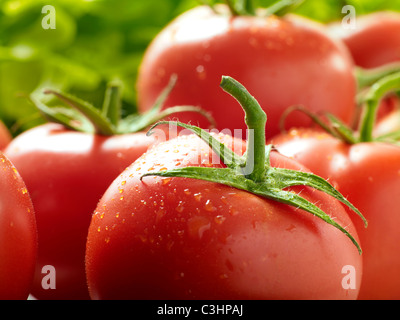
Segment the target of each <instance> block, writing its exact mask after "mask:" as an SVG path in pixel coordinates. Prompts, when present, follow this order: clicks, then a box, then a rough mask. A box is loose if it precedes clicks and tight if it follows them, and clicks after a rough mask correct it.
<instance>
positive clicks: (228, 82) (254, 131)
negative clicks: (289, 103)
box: [220, 76, 267, 182]
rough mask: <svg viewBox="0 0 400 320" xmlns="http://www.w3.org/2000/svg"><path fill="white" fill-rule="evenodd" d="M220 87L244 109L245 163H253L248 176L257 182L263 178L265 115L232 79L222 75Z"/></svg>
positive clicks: (264, 169) (255, 101) (248, 94)
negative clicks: (246, 129)
mask: <svg viewBox="0 0 400 320" xmlns="http://www.w3.org/2000/svg"><path fill="white" fill-rule="evenodd" d="M220 86H221V88H222V89H223V90H224V91H225V92H227V93H229V94H230V95H232V96H233V97H234V98H235V99H236V100H237V101H238V102H239V103H240V105H241V106H242V108H243V109H244V111H245V122H246V124H247V127H248V129H249V130H248V136H249V137H248V141H247V155H246V163H247V164H249V163H252V164H253V170H252V172H251V173H250V174H249V175H248V178H249V179H251V180H253V181H255V182H258V181H262V180H263V179H264V175H265V171H266V167H265V125H266V122H267V115H266V114H265V112H264V111H263V109H262V108H261V107H260V105H259V104H258V102H257V100H256V99H255V98H254V97H253V96H252V95H251V94H250V93H249V92H248V91H247V90H246V88H245V87H244V86H243V85H242V84H240V83H239V82H237V81H236V80H234V79H232V78H231V77H226V76H224V77H222V81H221V84H220Z"/></svg>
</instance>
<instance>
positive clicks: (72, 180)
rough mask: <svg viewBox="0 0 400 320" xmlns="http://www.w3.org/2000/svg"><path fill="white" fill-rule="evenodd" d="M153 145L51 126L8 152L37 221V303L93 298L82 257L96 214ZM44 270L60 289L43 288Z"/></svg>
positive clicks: (133, 137)
mask: <svg viewBox="0 0 400 320" xmlns="http://www.w3.org/2000/svg"><path fill="white" fill-rule="evenodd" d="M152 142H154V138H153V137H146V135H145V133H136V134H126V135H119V136H101V135H94V134H89V133H80V132H74V131H70V130H66V129H65V128H64V127H63V126H61V125H58V124H50V123H49V124H45V125H42V126H39V127H36V128H33V129H31V130H28V131H26V132H24V133H22V134H21V135H19V136H18V137H16V138H15V139H14V140H13V141H12V143H11V144H10V145H9V146H8V147H7V149H6V151H5V153H6V154H7V156H8V157H9V158H10V159H11V160H12V161H13V163H14V164H15V166H16V168H18V170H19V171H20V173H21V176H22V177H23V178H24V180H25V183H26V185H27V188H28V190H29V192H30V193H31V196H32V201H33V204H34V206H35V211H36V216H37V226H38V236H39V253H38V261H37V270H36V273H35V280H34V286H33V291H32V293H33V295H34V296H35V298H37V299H85V298H89V294H88V290H87V285H86V277H85V265H84V257H85V245H86V236H87V229H88V226H89V223H90V219H91V215H92V213H93V210H94V209H95V208H96V205H97V202H98V200H99V199H100V197H101V195H102V194H103V193H104V191H105V190H106V188H107V187H108V185H109V184H110V183H111V182H112V181H113V180H114V178H115V177H116V176H117V175H118V174H119V173H120V172H121V171H123V170H124V169H125V167H127V166H128V165H129V164H131V163H132V162H133V161H134V160H136V158H137V157H139V156H140V155H141V154H142V153H143V152H144V151H146V149H147V148H148V147H149V145H150V144H151V143H152ZM45 265H51V266H53V267H54V268H55V271H56V289H44V288H43V287H42V284H41V281H42V279H43V278H44V277H45V276H46V274H44V273H42V268H43V266H45Z"/></svg>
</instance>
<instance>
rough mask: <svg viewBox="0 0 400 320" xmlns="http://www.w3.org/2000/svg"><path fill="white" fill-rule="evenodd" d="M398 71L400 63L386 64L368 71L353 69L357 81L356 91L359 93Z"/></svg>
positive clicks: (358, 68) (359, 68)
mask: <svg viewBox="0 0 400 320" xmlns="http://www.w3.org/2000/svg"><path fill="white" fill-rule="evenodd" d="M399 71H400V62H392V63H387V64H385V65H383V66H380V67H376V68H370V69H365V68H361V67H355V70H354V75H355V77H356V80H357V85H358V90H359V91H361V90H363V89H365V88H367V87H369V86H371V85H372V84H374V83H375V82H377V81H378V80H379V79H382V78H384V77H386V76H388V75H390V74H393V73H396V72H399Z"/></svg>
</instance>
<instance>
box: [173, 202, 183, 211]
mask: <svg viewBox="0 0 400 320" xmlns="http://www.w3.org/2000/svg"><path fill="white" fill-rule="evenodd" d="M184 209H185V208H184V206H183V201H179V203H178V206H177V207H176V208H175V210H176V211H177V212H179V213H181V212H183V210H184Z"/></svg>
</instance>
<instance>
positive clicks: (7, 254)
mask: <svg viewBox="0 0 400 320" xmlns="http://www.w3.org/2000/svg"><path fill="white" fill-rule="evenodd" d="M0 175H1V179H0V283H1V286H0V300H24V299H27V298H28V295H29V292H30V289H31V285H32V280H33V274H34V270H35V263H36V255H37V230H36V220H35V213H34V208H33V205H32V201H31V199H30V196H29V193H28V191H27V189H26V186H25V183H24V181H23V180H22V178H21V176H20V175H19V173H18V172H17V171H16V169H15V167H14V165H13V164H12V163H11V162H10V160H9V159H8V158H7V157H6V156H4V154H3V153H0Z"/></svg>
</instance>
